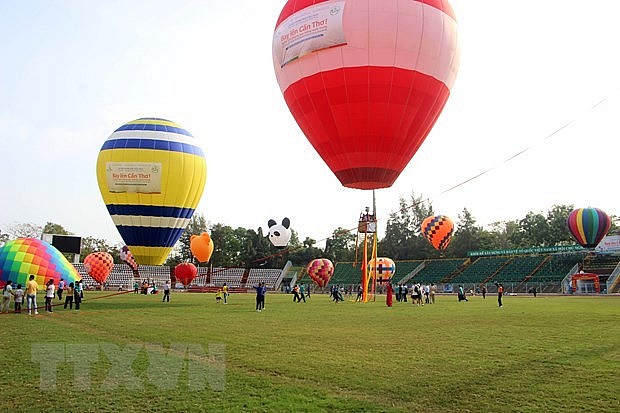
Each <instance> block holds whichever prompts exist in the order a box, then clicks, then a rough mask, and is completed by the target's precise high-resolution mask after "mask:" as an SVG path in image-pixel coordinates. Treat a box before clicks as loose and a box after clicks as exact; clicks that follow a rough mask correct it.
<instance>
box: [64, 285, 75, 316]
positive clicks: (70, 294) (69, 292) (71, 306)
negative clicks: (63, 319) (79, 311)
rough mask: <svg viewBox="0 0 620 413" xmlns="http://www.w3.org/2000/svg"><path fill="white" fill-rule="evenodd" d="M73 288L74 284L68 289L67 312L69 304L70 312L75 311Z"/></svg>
mask: <svg viewBox="0 0 620 413" xmlns="http://www.w3.org/2000/svg"><path fill="white" fill-rule="evenodd" d="M73 287H74V284H73V283H69V286H68V287H67V296H66V297H65V310H66V309H67V304H68V305H69V310H73V294H74V291H73Z"/></svg>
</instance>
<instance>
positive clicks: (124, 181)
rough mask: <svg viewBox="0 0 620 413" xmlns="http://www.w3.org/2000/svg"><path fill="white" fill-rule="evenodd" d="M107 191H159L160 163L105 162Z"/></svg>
mask: <svg viewBox="0 0 620 413" xmlns="http://www.w3.org/2000/svg"><path fill="white" fill-rule="evenodd" d="M105 171H106V179H107V183H108V191H110V192H115V193H120V192H129V193H142V194H159V193H161V163H153V162H106V168H105Z"/></svg>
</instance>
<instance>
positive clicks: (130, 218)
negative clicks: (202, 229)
mask: <svg viewBox="0 0 620 413" xmlns="http://www.w3.org/2000/svg"><path fill="white" fill-rule="evenodd" d="M206 179H207V165H206V162H205V158H204V154H203V152H202V149H201V148H200V147H199V146H198V145H197V142H196V139H195V138H194V137H193V136H192V134H191V133H189V132H188V131H186V130H185V129H183V128H182V127H181V126H179V125H178V124H176V123H174V122H171V121H169V120H165V119H160V118H142V119H137V120H134V121H132V122H129V123H126V124H125V125H123V126H121V127H120V128H118V129H117V130H116V131H114V133H113V134H112V135H110V137H109V138H108V139H107V140H106V141H105V143H104V144H103V146H102V147H101V150H100V151H99V157H98V158H97V181H98V183H99V190H100V191H101V195H102V197H103V201H104V202H105V204H106V207H107V208H108V212H109V213H110V215H111V217H112V220H113V221H114V224H116V228H117V229H118V231H119V233H120V235H121V237H122V238H123V240H124V241H125V243H126V244H127V246H128V247H129V249H130V250H131V253H132V254H133V256H134V258H135V259H136V261H137V262H138V263H139V264H142V265H161V264H162V263H163V262H164V261H165V260H166V258H167V257H168V254H169V253H170V251H171V250H172V247H173V246H174V244H175V243H176V242H177V240H178V239H179V237H180V236H181V234H182V233H183V230H184V229H185V227H186V226H187V224H188V223H189V220H190V218H191V217H192V215H193V214H194V210H195V209H196V206H197V205H198V202H199V201H200V198H201V197H202V192H203V190H204V186H205V181H206Z"/></svg>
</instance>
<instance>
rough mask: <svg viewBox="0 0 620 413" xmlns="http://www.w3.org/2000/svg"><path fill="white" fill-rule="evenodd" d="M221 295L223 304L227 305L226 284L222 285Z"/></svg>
mask: <svg viewBox="0 0 620 413" xmlns="http://www.w3.org/2000/svg"><path fill="white" fill-rule="evenodd" d="M222 294H223V295H224V304H228V284H226V283H224V285H222Z"/></svg>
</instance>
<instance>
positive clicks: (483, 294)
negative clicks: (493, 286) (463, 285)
mask: <svg viewBox="0 0 620 413" xmlns="http://www.w3.org/2000/svg"><path fill="white" fill-rule="evenodd" d="M486 298H487V286H486V284H485V285H483V286H482V299H483V300H486Z"/></svg>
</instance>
